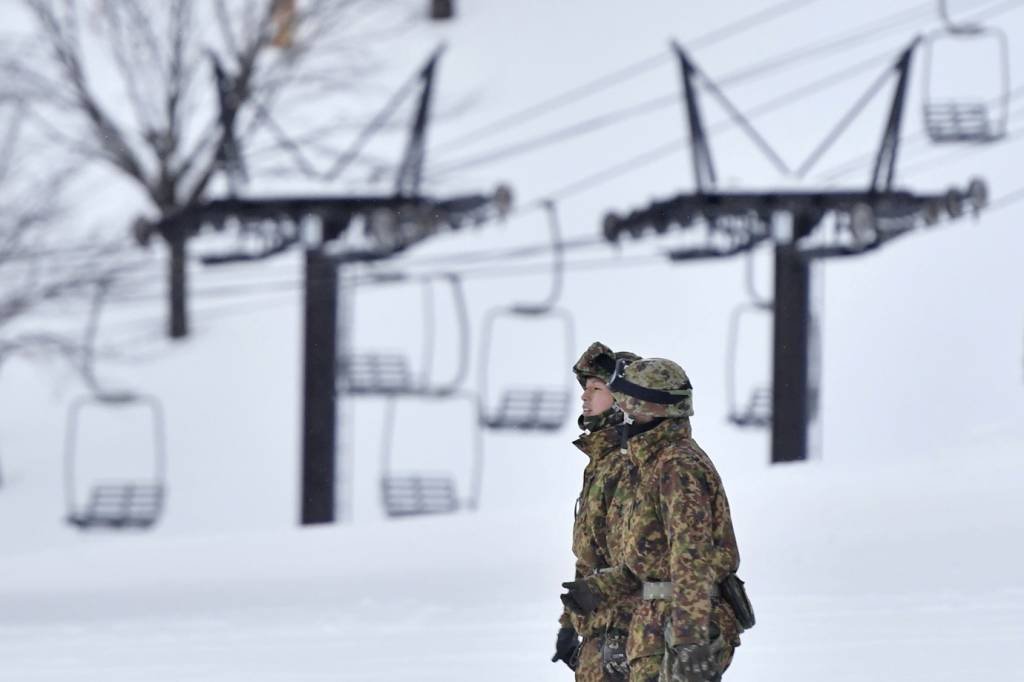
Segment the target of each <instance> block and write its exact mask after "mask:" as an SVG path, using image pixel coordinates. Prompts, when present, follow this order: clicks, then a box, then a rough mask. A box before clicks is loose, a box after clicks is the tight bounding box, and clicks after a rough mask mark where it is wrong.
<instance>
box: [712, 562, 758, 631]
mask: <svg viewBox="0 0 1024 682" xmlns="http://www.w3.org/2000/svg"><path fill="white" fill-rule="evenodd" d="M718 587H719V589H720V590H721V591H722V599H724V600H725V601H727V602H729V606H731V607H732V612H733V613H735V614H736V622H738V623H739V625H740V628H741V629H742V630H749V629H750V628H752V627H754V623H755V622H756V621H755V620H754V608H753V607H752V606H751V605H750V599H748V598H747V590H746V589H745V588H744V587H743V581H742V580H740V578H739V576H738V575H736V574H735V573H730V574H729V575H727V576H726V577H725V579H724V580H722V582H720V583H719V584H718Z"/></svg>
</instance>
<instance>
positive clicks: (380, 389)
mask: <svg viewBox="0 0 1024 682" xmlns="http://www.w3.org/2000/svg"><path fill="white" fill-rule="evenodd" d="M441 278H442V279H443V280H444V281H445V283H446V284H447V286H448V290H449V293H450V295H451V301H452V306H453V308H454V311H455V316H456V332H457V335H458V340H457V343H456V346H455V349H454V354H455V359H456V367H455V371H454V373H453V374H452V376H451V377H450V378H448V379H447V380H445V381H437V380H435V379H434V377H433V365H434V360H435V356H436V336H437V331H436V320H435V310H434V296H433V289H432V287H431V281H430V280H429V279H424V280H423V281H422V282H421V284H422V287H423V310H424V314H423V336H422V345H421V359H420V368H419V372H418V373H414V371H413V370H412V368H411V367H410V364H409V361H408V358H407V357H406V356H405V355H402V354H395V353H380V352H371V353H349V354H347V356H345V357H342V358H341V359H340V362H339V363H338V372H339V380H340V385H341V390H343V391H345V392H346V393H349V394H354V395H434V396H447V395H451V394H453V393H455V392H456V391H458V389H459V387H460V386H461V385H462V383H463V382H464V381H465V378H466V374H467V372H468V369H469V312H468V310H467V306H466V296H465V292H464V290H463V287H462V279H461V277H459V276H458V275H456V274H453V273H445V274H444V275H442V276H441ZM417 374H418V376H417Z"/></svg>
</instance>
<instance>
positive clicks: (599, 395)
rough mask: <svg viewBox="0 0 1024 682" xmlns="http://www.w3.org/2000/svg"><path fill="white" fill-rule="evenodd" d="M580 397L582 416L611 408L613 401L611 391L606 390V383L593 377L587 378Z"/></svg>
mask: <svg viewBox="0 0 1024 682" xmlns="http://www.w3.org/2000/svg"><path fill="white" fill-rule="evenodd" d="M580 397H581V398H582V400H583V416H584V417H593V416H594V415H598V414H601V413H602V412H606V411H607V410H610V409H611V407H612V404H613V403H614V402H615V399H614V398H613V397H612V392H611V391H609V390H608V385H607V384H605V383H604V382H603V381H601V380H600V379H595V378H594V377H589V378H588V379H587V385H586V387H585V388H584V389H583V395H582V396H580Z"/></svg>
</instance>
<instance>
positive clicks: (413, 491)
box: [380, 394, 483, 517]
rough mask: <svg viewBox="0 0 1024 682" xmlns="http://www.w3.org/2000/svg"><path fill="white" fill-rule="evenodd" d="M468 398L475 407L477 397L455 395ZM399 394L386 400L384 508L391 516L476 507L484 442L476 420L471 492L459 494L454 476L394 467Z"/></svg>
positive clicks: (453, 510)
mask: <svg viewBox="0 0 1024 682" xmlns="http://www.w3.org/2000/svg"><path fill="white" fill-rule="evenodd" d="M458 397H461V398H464V399H466V400H467V401H468V402H469V405H470V406H471V408H475V406H476V401H475V398H474V397H473V396H471V395H465V394H463V395H462V396H456V398H458ZM396 401H397V398H396V397H394V396H392V397H391V398H389V399H388V401H387V407H386V410H385V412H384V422H383V424H384V426H383V434H382V437H381V479H380V494H381V503H382V505H383V507H384V512H385V513H386V514H387V515H388V516H390V517H405V516H420V515H424V514H448V513H452V512H455V511H458V510H460V509H466V510H470V511H472V510H475V509H476V508H477V506H478V504H479V501H480V486H481V481H482V476H483V443H482V439H481V431H480V427H479V424H478V423H477V422H476V420H475V419H474V420H470V422H469V423H470V428H472V430H473V446H472V447H473V453H472V455H471V461H470V465H469V494H468V495H467V496H466V497H465V498H460V497H459V496H458V485H457V484H456V480H455V476H454V475H452V474H450V473H438V472H412V471H408V472H404V473H396V472H395V471H393V470H392V466H391V463H392V450H393V434H394V432H395V413H396V411H397V405H396Z"/></svg>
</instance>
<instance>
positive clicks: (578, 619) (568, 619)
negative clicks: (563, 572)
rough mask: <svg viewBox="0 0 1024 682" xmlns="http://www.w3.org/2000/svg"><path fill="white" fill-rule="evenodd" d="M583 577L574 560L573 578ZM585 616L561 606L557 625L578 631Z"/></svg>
mask: <svg viewBox="0 0 1024 682" xmlns="http://www.w3.org/2000/svg"><path fill="white" fill-rule="evenodd" d="M581 577H583V573H582V572H581V571H580V566H579V562H578V561H577V562H576V574H575V577H574V578H573V579H574V580H579V579H580V578H581ZM584 618H586V616H580V615H578V614H575V613H572V612H571V611H569V609H568V607H564V606H563V607H562V615H561V616H559V617H558V625H559V627H563V628H572V629H573V630H576V632H577V633H578V632H579V631H580V629H581V627H582V621H583V619H584Z"/></svg>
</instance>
